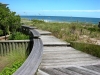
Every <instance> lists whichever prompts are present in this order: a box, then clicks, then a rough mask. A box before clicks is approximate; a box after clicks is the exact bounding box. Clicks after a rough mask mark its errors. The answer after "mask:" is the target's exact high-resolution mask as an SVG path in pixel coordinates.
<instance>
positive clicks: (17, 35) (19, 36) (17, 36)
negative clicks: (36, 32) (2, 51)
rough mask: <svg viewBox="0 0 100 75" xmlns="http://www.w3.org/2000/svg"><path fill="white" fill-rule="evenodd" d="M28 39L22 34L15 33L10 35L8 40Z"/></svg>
mask: <svg viewBox="0 0 100 75" xmlns="http://www.w3.org/2000/svg"><path fill="white" fill-rule="evenodd" d="M24 39H29V36H28V35H25V34H22V33H21V32H15V33H13V34H11V35H10V37H9V40H24Z"/></svg>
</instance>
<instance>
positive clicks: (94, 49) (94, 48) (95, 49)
mask: <svg viewBox="0 0 100 75" xmlns="http://www.w3.org/2000/svg"><path fill="white" fill-rule="evenodd" d="M70 43H71V46H72V47H74V48H75V49H77V50H80V51H83V52H86V53H88V54H91V55H93V56H96V57H100V46H99V45H94V44H88V43H81V42H70Z"/></svg>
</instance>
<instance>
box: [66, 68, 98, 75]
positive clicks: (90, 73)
mask: <svg viewBox="0 0 100 75" xmlns="http://www.w3.org/2000/svg"><path fill="white" fill-rule="evenodd" d="M67 69H68V70H72V71H75V72H77V73H80V74H82V75H98V74H95V73H94V72H89V71H87V70H84V69H80V68H77V67H69V68H67Z"/></svg>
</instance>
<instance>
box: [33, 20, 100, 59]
mask: <svg viewBox="0 0 100 75" xmlns="http://www.w3.org/2000/svg"><path fill="white" fill-rule="evenodd" d="M32 22H33V26H36V27H37V28H39V29H42V30H48V31H50V32H52V34H53V35H54V36H56V37H57V38H60V39H62V40H65V41H67V42H70V43H71V46H72V47H74V48H75V49H78V50H81V51H83V52H86V53H89V54H91V55H94V56H97V57H100V46H99V45H97V40H100V28H99V27H98V25H93V24H90V23H76V22H74V23H51V22H41V23H40V21H39V22H37V21H36V22H35V20H34V21H33V20H32Z"/></svg>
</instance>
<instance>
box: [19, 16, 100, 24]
mask: <svg viewBox="0 0 100 75" xmlns="http://www.w3.org/2000/svg"><path fill="white" fill-rule="evenodd" d="M21 18H27V19H29V20H32V19H37V20H44V21H45V22H84V23H92V24H98V23H99V22H100V18H87V17H67V16H21Z"/></svg>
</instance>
